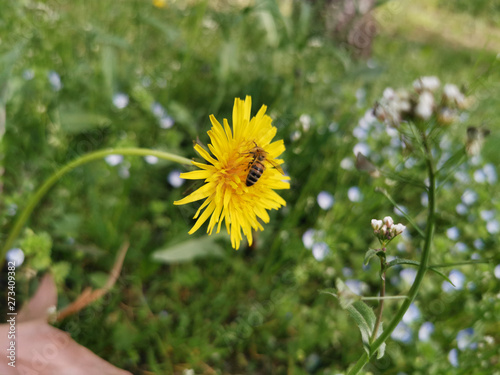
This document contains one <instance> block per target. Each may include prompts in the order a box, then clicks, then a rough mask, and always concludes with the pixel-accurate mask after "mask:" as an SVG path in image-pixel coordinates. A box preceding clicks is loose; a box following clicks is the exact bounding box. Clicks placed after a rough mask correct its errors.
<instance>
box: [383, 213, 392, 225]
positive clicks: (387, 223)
mask: <svg viewBox="0 0 500 375" xmlns="http://www.w3.org/2000/svg"><path fill="white" fill-rule="evenodd" d="M383 221H384V224H385V226H386V227H387V228H390V227H392V226H393V224H394V220H392V217H390V216H386V217H384V220H383Z"/></svg>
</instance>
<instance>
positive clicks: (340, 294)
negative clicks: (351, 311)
mask: <svg viewBox="0 0 500 375" xmlns="http://www.w3.org/2000/svg"><path fill="white" fill-rule="evenodd" d="M335 286H336V287H337V296H336V297H337V298H338V300H339V302H340V307H342V308H343V309H344V310H345V309H347V308H348V307H349V306H350V305H352V304H353V303H354V302H355V301H359V300H360V299H361V297H360V296H358V295H357V294H355V293H353V292H352V290H351V289H349V287H348V286H347V285H345V284H344V282H343V281H342V280H341V279H337V280H335Z"/></svg>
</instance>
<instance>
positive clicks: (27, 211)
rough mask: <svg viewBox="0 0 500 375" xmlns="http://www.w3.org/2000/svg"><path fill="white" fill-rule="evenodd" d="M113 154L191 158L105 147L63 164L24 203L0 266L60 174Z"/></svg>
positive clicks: (186, 161)
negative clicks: (25, 203)
mask: <svg viewBox="0 0 500 375" xmlns="http://www.w3.org/2000/svg"><path fill="white" fill-rule="evenodd" d="M113 154H119V155H130V156H148V155H153V156H156V157H158V158H160V159H165V160H170V161H173V162H176V163H180V164H187V165H191V160H189V159H187V158H184V157H182V156H178V155H175V154H171V153H169V152H163V151H158V150H150V149H147V148H136V147H129V148H110V149H105V150H99V151H94V152H90V153H88V154H85V155H83V156H80V157H79V158H76V159H75V160H72V161H70V162H69V163H68V164H66V165H64V166H63V167H61V168H60V169H59V170H57V171H56V172H55V173H54V174H53V175H52V176H50V177H49V178H48V179H47V180H46V181H45V182H44V183H43V185H42V186H40V187H39V188H38V190H37V191H36V192H35V194H34V195H33V196H32V197H31V198H30V199H29V200H28V204H27V205H26V207H25V208H24V210H23V211H22V212H21V214H20V215H19V217H18V218H17V220H16V222H15V223H14V226H13V227H12V229H11V230H10V232H9V236H8V237H7V240H6V241H5V243H4V245H3V247H2V249H1V250H0V266H1V265H2V264H3V262H4V259H5V254H6V253H7V251H8V250H9V248H10V247H11V246H12V243H13V242H14V240H15V239H16V238H17V236H18V235H19V232H20V231H21V229H22V228H23V226H24V224H25V223H26V221H27V220H28V218H29V217H30V215H31V213H32V212H33V210H34V209H35V207H36V206H37V204H38V203H39V202H40V200H41V199H42V198H43V197H44V195H45V194H46V193H47V192H48V191H49V189H50V188H51V187H52V186H53V185H54V184H55V183H56V182H57V181H58V180H59V179H60V178H61V177H62V176H64V175H65V174H66V173H68V172H70V171H72V170H73V169H75V168H76V167H78V166H80V165H83V164H86V163H89V162H91V161H94V160H97V159H102V158H103V157H105V156H108V155H113Z"/></svg>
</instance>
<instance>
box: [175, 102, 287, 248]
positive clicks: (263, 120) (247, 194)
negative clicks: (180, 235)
mask: <svg viewBox="0 0 500 375" xmlns="http://www.w3.org/2000/svg"><path fill="white" fill-rule="evenodd" d="M251 107H252V99H251V97H250V96H247V97H246V98H245V100H244V101H243V100H241V99H239V98H236V99H235V100H234V107H233V129H232V130H231V128H230V127H229V124H228V122H227V120H226V119H224V121H223V125H221V124H220V123H219V122H218V121H217V120H216V119H215V117H214V116H213V115H211V116H210V121H211V122H212V129H211V130H209V131H208V135H209V137H210V141H211V144H209V145H208V148H209V149H210V152H211V153H212V155H213V156H212V155H210V153H209V152H208V151H206V150H205V149H204V148H203V147H201V146H200V145H198V144H197V145H195V146H194V149H195V150H196V152H198V154H200V156H201V157H203V159H205V160H206V161H207V162H208V163H209V164H204V163H197V162H194V161H193V162H192V163H193V164H194V165H195V166H197V167H198V168H200V169H199V170H196V171H192V172H187V173H182V174H181V177H182V178H184V179H188V180H204V182H205V183H204V185H203V186H202V187H200V188H199V189H198V190H196V191H194V192H193V193H192V194H190V195H188V196H187V197H185V198H184V199H181V200H179V201H176V202H174V204H176V205H180V204H186V203H191V202H195V201H198V200H201V199H205V201H204V202H203V204H202V205H201V207H200V208H199V209H198V212H196V215H195V216H194V218H195V219H198V220H197V221H196V223H195V224H194V226H193V228H191V230H190V231H189V234H192V233H194V232H196V231H197V230H198V229H199V228H200V227H201V225H202V224H203V223H204V222H205V221H207V220H208V218H210V221H209V223H208V230H207V233H209V234H212V231H213V229H214V228H215V225H216V224H217V233H219V231H220V228H221V224H222V221H223V220H225V222H226V228H227V231H228V233H229V234H230V235H231V244H232V246H233V248H235V249H238V248H239V247H240V243H241V240H242V234H241V233H242V231H243V235H245V236H246V237H247V239H248V243H249V244H250V245H251V244H252V229H254V230H263V229H264V228H263V227H262V225H261V223H260V221H259V219H260V220H262V221H263V222H264V223H268V222H269V215H268V213H267V210H270V209H275V210H277V209H278V208H280V207H281V206H285V205H286V202H285V200H284V199H283V198H281V197H280V196H279V195H278V194H277V193H276V192H275V191H274V190H277V189H289V188H290V184H289V183H288V182H287V181H286V180H289V179H290V178H289V177H287V176H283V175H282V174H281V172H280V171H279V170H277V169H275V168H274V167H273V166H276V165H279V164H282V163H283V160H280V159H276V158H277V157H278V156H280V155H281V154H282V153H283V151H285V145H284V143H283V141H282V140H279V141H274V142H271V141H272V139H273V138H274V136H275V135H276V131H277V129H276V128H275V127H274V126H272V125H271V122H272V120H271V117H269V116H268V115H266V114H265V113H266V106H262V108H261V109H260V110H259V112H258V113H257V115H256V116H254V117H252V118H250V110H251ZM254 147H259V148H261V149H263V150H264V151H265V153H266V160H265V161H263V164H264V167H265V170H264V172H263V173H262V175H261V177H260V178H259V179H258V181H257V182H256V183H255V184H253V185H252V186H247V184H246V179H247V176H248V173H249V170H250V166H251V165H252V162H253V161H254V159H255V156H254V154H252V153H250V151H252V150H253V149H254ZM203 209H204V211H203V213H201V211H202V210H203ZM200 213H201V215H200Z"/></svg>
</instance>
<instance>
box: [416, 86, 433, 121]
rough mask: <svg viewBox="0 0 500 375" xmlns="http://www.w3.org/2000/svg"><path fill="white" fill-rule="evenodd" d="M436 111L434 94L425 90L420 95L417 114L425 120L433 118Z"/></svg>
mask: <svg viewBox="0 0 500 375" xmlns="http://www.w3.org/2000/svg"><path fill="white" fill-rule="evenodd" d="M433 111H434V96H433V95H432V94H431V93H430V92H428V91H424V92H422V93H421V94H420V96H419V97H418V104H417V106H416V108H415V114H416V115H417V116H418V117H420V118H421V119H423V120H428V119H430V118H431V116H432V113H433Z"/></svg>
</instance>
